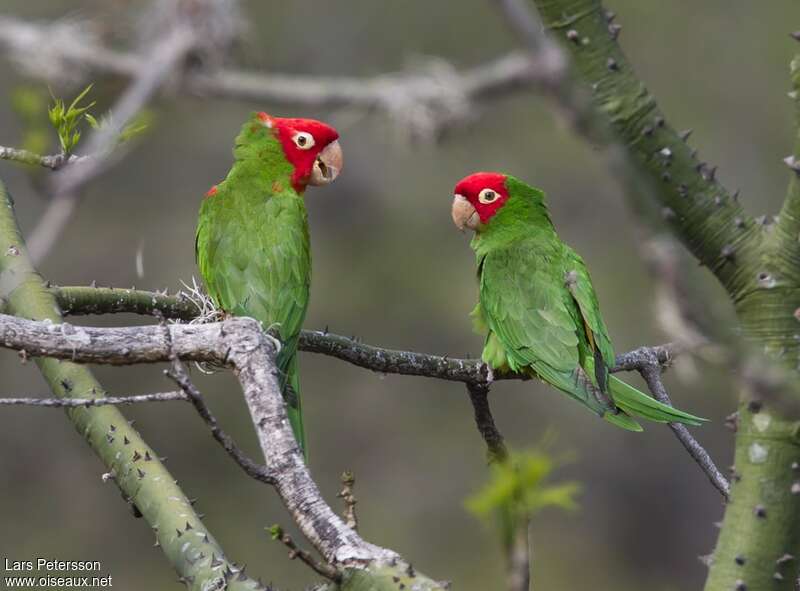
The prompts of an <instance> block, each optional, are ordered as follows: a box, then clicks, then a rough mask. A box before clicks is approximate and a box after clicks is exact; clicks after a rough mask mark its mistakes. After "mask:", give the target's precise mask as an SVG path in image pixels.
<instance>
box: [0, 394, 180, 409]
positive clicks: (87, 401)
mask: <svg viewBox="0 0 800 591" xmlns="http://www.w3.org/2000/svg"><path fill="white" fill-rule="evenodd" d="M176 400H180V401H182V402H188V401H189V398H188V396H187V395H186V394H185V393H183V392H177V391H176V392H156V393H154V394H136V395H133V396H106V397H104V398H35V397H29V398H0V406H34V407H36V406H38V407H43V408H71V407H75V406H83V407H86V408H89V407H91V406H106V405H109V404H110V405H114V406H118V405H122V404H141V403H144V402H173V401H176Z"/></svg>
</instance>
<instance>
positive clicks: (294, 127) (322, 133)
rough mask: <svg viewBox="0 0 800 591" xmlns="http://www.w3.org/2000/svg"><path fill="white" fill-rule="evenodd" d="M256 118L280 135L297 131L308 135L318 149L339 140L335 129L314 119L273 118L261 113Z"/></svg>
mask: <svg viewBox="0 0 800 591" xmlns="http://www.w3.org/2000/svg"><path fill="white" fill-rule="evenodd" d="M258 118H259V119H260V120H261V121H262V122H263V123H264V124H265V125H267V126H268V127H272V128H273V129H275V130H277V131H278V133H279V134H280V135H283V134H286V135H289V134H293V133H297V132H298V131H305V132H306V133H310V134H311V135H312V136H313V137H314V140H315V142H316V144H317V145H319V146H320V149H322V148H324V147H325V146H327V145H328V144H330V143H331V142H334V141H336V140H338V139H339V132H338V131H336V129H334V128H333V127H331V126H330V125H328V124H326V123H323V122H322V121H317V120H316V119H298V118H289V117H273V116H271V115H268V114H267V113H265V112H263V111H261V112H260V113H259V114H258Z"/></svg>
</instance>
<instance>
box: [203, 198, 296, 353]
mask: <svg viewBox="0 0 800 591" xmlns="http://www.w3.org/2000/svg"><path fill="white" fill-rule="evenodd" d="M197 260H198V264H199V266H200V272H201V274H202V275H203V279H204V281H205V283H206V288H207V289H208V293H209V295H210V296H211V297H212V298H213V300H214V302H215V303H216V304H217V306H218V307H220V308H222V309H223V310H225V311H226V312H229V313H231V314H234V315H237V316H251V317H253V318H255V319H257V320H259V321H260V322H261V323H262V325H263V326H264V328H276V329H277V331H278V334H279V335H280V337H281V340H283V341H289V340H291V339H292V338H294V337H296V336H297V334H298V332H299V331H300V328H301V325H302V322H303V317H304V316H305V311H306V307H307V305H308V294H309V285H310V280H311V277H310V275H311V272H310V269H311V256H310V252H309V237H308V220H307V215H306V209H305V205H304V204H303V200H302V198H301V197H300V196H299V195H297V194H295V193H294V192H293V191H291V190H289V191H286V192H283V193H278V194H268V193H267V194H259V193H258V192H253V191H236V190H235V188H234V189H231V188H230V187H228V186H226V183H223V184H221V185H220V186H219V187H218V189H217V192H216V194H215V195H213V196H210V197H207V198H206V199H205V200H204V202H203V205H202V207H201V210H200V223H199V226H198V232H197Z"/></svg>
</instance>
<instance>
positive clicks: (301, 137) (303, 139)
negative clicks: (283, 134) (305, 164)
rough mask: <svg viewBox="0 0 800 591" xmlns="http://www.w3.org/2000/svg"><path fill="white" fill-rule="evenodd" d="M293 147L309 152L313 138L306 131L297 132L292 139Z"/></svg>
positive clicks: (312, 144) (312, 145)
mask: <svg viewBox="0 0 800 591" xmlns="http://www.w3.org/2000/svg"><path fill="white" fill-rule="evenodd" d="M292 140H293V141H294V145H295V146H297V147H298V148H300V149H301V150H310V149H311V148H313V147H314V136H313V135H311V134H310V133H308V132H307V131H298V132H297V133H296V134H294V137H293V138H292Z"/></svg>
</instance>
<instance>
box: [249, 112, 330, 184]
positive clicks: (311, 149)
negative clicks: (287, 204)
mask: <svg viewBox="0 0 800 591" xmlns="http://www.w3.org/2000/svg"><path fill="white" fill-rule="evenodd" d="M257 117H258V119H259V121H260V122H261V123H262V124H263V125H264V126H266V127H268V128H270V129H272V130H273V132H274V133H275V136H276V137H277V138H278V140H279V141H280V143H281V146H282V147H283V153H284V155H285V156H286V159H287V160H288V161H289V163H290V164H291V165H292V166H294V173H293V174H292V186H293V187H294V189H295V190H296V191H298V192H302V191H303V190H304V189H305V188H306V185H315V186H316V185H327V184H328V183H330V182H332V181H333V180H334V179H335V178H336V177H337V176H338V175H339V172H341V170H342V148H341V146H339V132H338V131H336V130H335V129H334V128H333V127H331V126H330V125H326V124H325V123H322V122H321V121H316V120H314V119H286V118H282V117H272V116H270V115H267V114H266V113H264V112H261V113H258V114H257Z"/></svg>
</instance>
